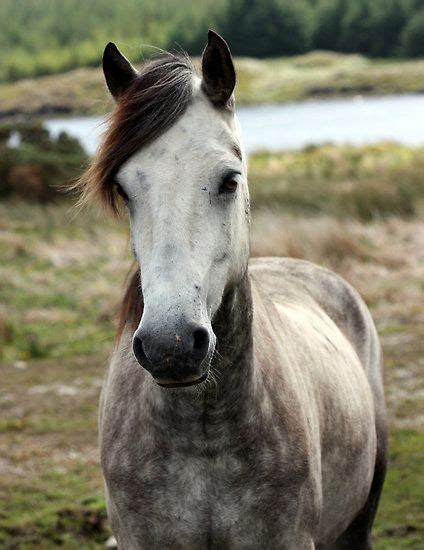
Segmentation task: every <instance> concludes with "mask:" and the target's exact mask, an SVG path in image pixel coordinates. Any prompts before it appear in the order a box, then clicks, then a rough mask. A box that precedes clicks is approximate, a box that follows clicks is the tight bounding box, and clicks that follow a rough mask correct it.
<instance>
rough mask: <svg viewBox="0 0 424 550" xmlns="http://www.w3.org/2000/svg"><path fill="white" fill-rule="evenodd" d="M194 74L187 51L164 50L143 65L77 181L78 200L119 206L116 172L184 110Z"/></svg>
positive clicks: (120, 99) (190, 92)
mask: <svg viewBox="0 0 424 550" xmlns="http://www.w3.org/2000/svg"><path fill="white" fill-rule="evenodd" d="M193 74H194V69H193V66H192V64H191V62H190V60H189V58H188V57H186V56H185V55H173V54H166V55H163V56H161V57H159V58H157V59H155V60H153V61H151V62H150V63H147V64H146V65H145V66H144V68H143V69H142V71H141V72H140V74H139V75H138V76H137V78H135V80H134V82H133V83H132V84H131V85H130V86H129V88H128V89H127V90H126V92H125V93H124V94H123V95H122V96H121V97H120V98H119V99H118V101H117V104H116V106H115V109H114V110H113V112H112V114H111V116H110V118H109V122H108V128H107V130H106V133H105V135H104V138H103V141H102V143H101V145H100V147H99V149H98V151H97V153H96V155H95V156H94V158H93V159H92V162H91V164H90V167H89V168H88V170H87V171H86V172H85V174H83V176H82V177H81V178H80V180H79V181H78V182H77V184H76V188H77V189H78V190H79V191H80V204H85V203H86V202H88V201H90V200H91V199H93V198H98V199H100V200H101V202H102V203H103V204H104V205H105V206H107V207H109V208H111V209H112V211H114V212H115V213H116V212H117V210H118V206H117V192H116V185H115V179H114V178H115V176H116V173H117V172H118V170H119V168H120V167H121V166H122V165H123V163H124V162H125V161H126V160H127V159H129V158H130V157H131V156H132V155H133V154H134V153H136V152H137V151H138V150H140V149H141V148H142V147H143V146H145V145H147V144H148V143H150V142H152V141H153V140H154V139H156V138H157V137H159V136H160V135H161V134H163V133H164V132H165V131H166V130H167V129H168V128H170V127H171V126H172V125H173V124H174V123H175V122H176V121H177V120H178V119H179V118H180V117H181V116H182V114H183V113H184V111H185V110H186V108H187V106H188V104H189V103H190V100H191V98H192V76H193Z"/></svg>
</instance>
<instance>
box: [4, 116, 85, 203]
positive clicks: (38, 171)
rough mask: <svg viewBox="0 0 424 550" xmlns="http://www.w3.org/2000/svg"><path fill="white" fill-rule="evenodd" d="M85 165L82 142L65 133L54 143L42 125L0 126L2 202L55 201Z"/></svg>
mask: <svg viewBox="0 0 424 550" xmlns="http://www.w3.org/2000/svg"><path fill="white" fill-rule="evenodd" d="M85 161H86V155H85V153H84V150H83V149H82V147H81V145H80V144H79V142H78V141H77V140H75V139H74V138H71V137H69V136H68V135H67V134H66V133H64V132H62V133H61V134H60V135H59V136H58V137H57V139H53V138H52V137H51V136H50V135H49V132H48V131H47V130H46V129H45V128H43V127H42V126H41V124H17V125H16V124H14V125H3V126H0V198H4V197H6V196H10V195H13V196H16V197H22V198H25V199H26V200H39V201H44V202H45V201H48V200H52V199H53V198H56V197H57V196H58V195H59V193H60V192H61V187H60V186H61V185H62V186H63V184H65V183H69V181H71V180H73V179H75V178H76V177H77V176H78V175H79V174H80V173H81V169H82V166H83V164H84V163H85ZM62 192H63V189H62Z"/></svg>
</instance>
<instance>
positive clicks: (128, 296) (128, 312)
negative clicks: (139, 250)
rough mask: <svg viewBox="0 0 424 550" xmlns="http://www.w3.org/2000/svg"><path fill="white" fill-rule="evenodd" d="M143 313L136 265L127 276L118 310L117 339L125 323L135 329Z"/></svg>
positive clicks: (138, 273)
mask: <svg viewBox="0 0 424 550" xmlns="http://www.w3.org/2000/svg"><path fill="white" fill-rule="evenodd" d="M142 314H143V294H142V292H141V282H140V269H139V267H138V265H137V266H136V268H135V269H134V271H133V272H132V274H131V275H130V276H129V283H128V286H127V288H126V290H125V294H124V298H123V300H122V303H121V307H120V311H119V322H118V334H117V339H118V340H119V339H120V337H121V335H122V333H123V332H124V329H125V327H126V325H127V324H128V325H129V327H130V328H131V330H133V331H135V330H136V329H137V327H138V324H139V323H140V320H141V316H142Z"/></svg>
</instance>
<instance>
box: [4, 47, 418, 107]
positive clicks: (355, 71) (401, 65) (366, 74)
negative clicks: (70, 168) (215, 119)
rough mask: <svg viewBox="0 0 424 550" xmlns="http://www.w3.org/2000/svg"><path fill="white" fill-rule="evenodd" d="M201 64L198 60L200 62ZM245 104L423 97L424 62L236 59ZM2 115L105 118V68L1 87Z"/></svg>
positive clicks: (328, 56) (332, 56) (329, 56)
mask: <svg viewBox="0 0 424 550" xmlns="http://www.w3.org/2000/svg"><path fill="white" fill-rule="evenodd" d="M198 62H199V60H196V63H197V64H198ZM235 63H236V69H237V76H238V81H237V88H236V97H237V102H238V104H239V105H246V104H255V103H280V102H286V101H296V100H305V99H311V98H327V97H339V96H355V95H386V94H400V93H411V92H416V93H421V92H423V90H424V84H423V83H424V60H423V59H417V60H412V61H411V60H408V61H405V60H398V59H396V60H395V59H393V60H370V59H367V58H365V57H363V56H360V55H345V54H339V53H334V52H311V53H307V54H304V55H301V56H295V57H287V58H277V59H265V60H258V59H250V58H239V59H236V61H235ZM0 105H1V109H0V117H7V116H14V115H18V114H26V115H36V114H39V115H48V114H54V113H56V114H65V115H66V114H101V113H105V112H108V111H109V110H110V107H111V105H112V101H111V99H110V98H109V96H108V94H107V92H106V89H105V84H104V80H103V77H102V74H101V71H100V69H99V68H80V69H75V70H73V71H69V72H66V73H62V74H58V75H50V76H43V77H39V78H34V79H23V80H20V81H18V82H15V83H5V84H1V85H0Z"/></svg>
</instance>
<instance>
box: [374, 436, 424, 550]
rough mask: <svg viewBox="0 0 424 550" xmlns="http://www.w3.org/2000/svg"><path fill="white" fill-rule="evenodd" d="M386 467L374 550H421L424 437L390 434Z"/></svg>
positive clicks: (423, 499) (423, 508)
mask: <svg viewBox="0 0 424 550" xmlns="http://www.w3.org/2000/svg"><path fill="white" fill-rule="evenodd" d="M389 445H390V453H389V467H388V473H387V479H386V483H385V485H384V491H383V495H382V499H381V503H380V507H379V512H378V516H377V521H376V524H375V529H374V536H375V541H376V544H375V548H376V550H398V549H400V548H410V549H416V550H419V549H421V548H422V541H423V537H424V478H423V469H424V435H423V433H422V432H415V431H412V430H393V431H392V432H391V436H390V442H389Z"/></svg>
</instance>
